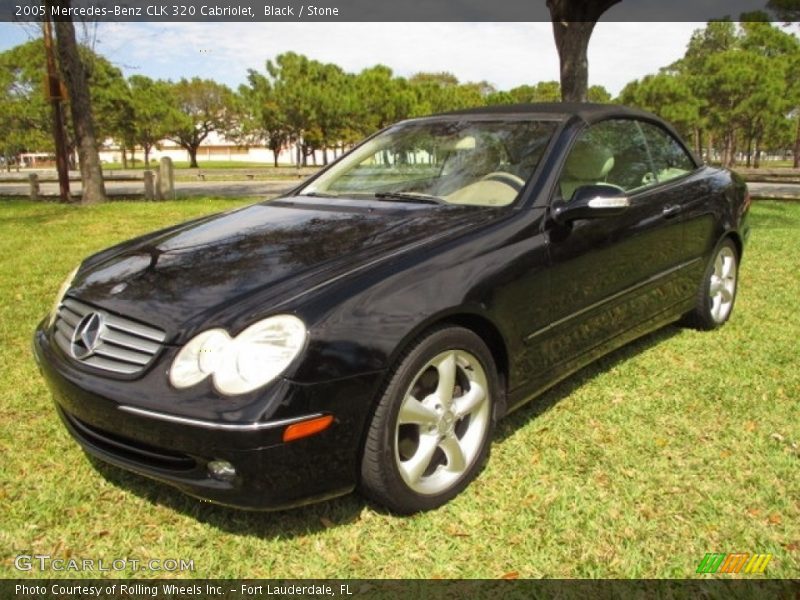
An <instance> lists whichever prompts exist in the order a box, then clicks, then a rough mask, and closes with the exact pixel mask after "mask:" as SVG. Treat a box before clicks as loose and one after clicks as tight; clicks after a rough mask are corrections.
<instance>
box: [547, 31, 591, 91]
mask: <svg viewBox="0 0 800 600" xmlns="http://www.w3.org/2000/svg"><path fill="white" fill-rule="evenodd" d="M593 29H594V23H568V22H566V21H554V22H553V34H554V35H555V39H556V49H557V50H558V59H559V62H560V66H561V100H562V101H563V102H586V94H587V91H588V89H589V60H588V58H587V56H586V52H587V50H588V48H589V38H591V36H592V30H593Z"/></svg>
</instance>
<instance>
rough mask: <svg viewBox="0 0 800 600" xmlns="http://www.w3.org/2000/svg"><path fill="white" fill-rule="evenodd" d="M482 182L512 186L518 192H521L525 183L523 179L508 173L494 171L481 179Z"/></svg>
mask: <svg viewBox="0 0 800 600" xmlns="http://www.w3.org/2000/svg"><path fill="white" fill-rule="evenodd" d="M481 181H498V182H500V183H505V184H506V185H510V186H511V187H512V188H514V189H515V190H516V191H520V190H521V189H522V186H524V185H525V181H524V180H523V179H522V178H521V177H517V176H516V175H514V174H513V173H509V172H508V171H492V172H491V173H489V174H487V175H484V176H483V177H481Z"/></svg>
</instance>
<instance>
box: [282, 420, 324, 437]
mask: <svg viewBox="0 0 800 600" xmlns="http://www.w3.org/2000/svg"><path fill="white" fill-rule="evenodd" d="M331 423H333V415H325V416H324V417H314V418H313V419H309V420H308V421H300V422H299V423H292V424H291V425H289V426H288V427H287V428H286V429H284V430H283V441H284V442H292V441H294V440H299V439H300V438H304V437H308V436H310V435H314V434H316V433H319V432H320V431H325V430H326V429H327V428H328V427H329V426H330V424H331Z"/></svg>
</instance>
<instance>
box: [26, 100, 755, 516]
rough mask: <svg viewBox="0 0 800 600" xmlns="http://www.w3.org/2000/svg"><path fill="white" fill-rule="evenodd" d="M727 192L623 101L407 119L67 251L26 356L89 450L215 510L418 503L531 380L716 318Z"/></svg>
mask: <svg viewBox="0 0 800 600" xmlns="http://www.w3.org/2000/svg"><path fill="white" fill-rule="evenodd" d="M749 203H750V200H749V196H748V193H747V189H746V187H745V185H744V183H743V182H742V181H741V180H740V179H739V178H738V177H736V176H735V175H734V174H732V173H731V172H729V171H726V170H724V169H717V168H713V167H709V166H704V165H703V164H701V162H700V161H699V160H698V159H697V158H696V157H695V156H694V155H693V154H692V152H691V151H690V150H689V149H688V148H687V147H686V145H685V144H684V143H683V142H682V141H681V140H680V138H679V137H678V136H677V135H676V133H675V131H674V130H673V129H672V128H671V127H670V126H669V125H667V124H666V123H664V122H663V121H662V120H660V119H659V118H657V117H656V116H654V115H652V114H649V113H645V112H641V111H638V110H632V109H628V108H624V107H618V106H611V105H590V104H581V105H571V104H553V105H544V104H542V105H524V106H523V105H521V106H503V107H494V108H482V109H476V110H469V111H461V112H454V113H448V114H444V115H439V116H433V117H428V118H421V119H412V120H408V121H403V122H401V123H398V124H397V125H393V126H391V127H389V128H387V129H385V130H383V131H381V132H379V133H377V134H376V135H374V136H372V137H371V138H369V139H367V140H366V141H365V142H363V143H362V144H361V145H359V146H358V147H356V148H355V149H354V150H352V151H351V152H349V153H348V154H346V155H345V156H343V157H342V158H340V159H339V160H338V161H337V162H336V163H334V164H333V165H331V166H330V167H328V168H326V169H324V170H323V171H322V172H320V173H319V174H318V175H316V176H315V177H313V178H311V179H310V180H308V181H307V182H305V183H304V184H303V185H301V186H300V187H299V188H297V189H296V190H294V191H293V192H291V193H290V194H288V195H287V196H285V197H282V198H279V199H277V200H273V201H270V202H263V203H259V204H254V205H252V206H248V207H245V208H240V209H237V210H233V211H230V212H227V213H224V214H220V215H215V216H210V217H204V218H201V219H197V220H195V221H191V222H189V223H184V224H181V225H177V226H175V227H171V228H169V229H165V230H162V231H158V232H155V233H152V234H149V235H146V236H144V237H141V238H138V239H135V240H132V241H129V242H126V243H123V244H120V245H118V246H115V247H113V248H109V249H108V250H105V251H103V252H100V253H98V254H96V255H94V256H92V257H90V258H88V259H86V260H85V261H84V262H83V263H82V264H81V265H80V267H79V268H78V269H77V270H76V271H75V272H74V273H73V274H72V276H70V278H69V279H68V280H67V281H66V282H65V284H64V286H63V288H62V290H61V293H60V294H59V296H58V299H57V300H56V303H55V306H54V308H53V311H52V314H51V315H50V316H49V317H48V318H46V319H45V320H44V321H42V323H41V324H40V326H39V328H38V329H37V331H36V333H35V339H34V347H35V354H36V358H37V361H38V363H39V365H40V368H41V371H42V373H43V374H44V377H45V378H46V380H47V381H48V383H49V386H50V388H51V389H52V392H53V395H54V398H55V403H56V408H57V410H58V413H59V415H60V417H61V419H62V420H63V422H64V424H65V425H66V427H67V428H68V430H69V432H70V433H71V434H72V435H73V436H74V437H75V439H76V440H77V441H78V443H80V445H81V446H82V447H83V449H84V450H85V451H86V452H88V453H90V454H92V455H94V456H96V457H98V458H100V459H102V460H104V461H107V462H110V463H113V464H115V465H118V466H120V467H123V468H125V469H129V470H132V471H136V472H138V473H141V474H143V475H146V476H149V477H152V478H155V479H158V480H161V481H164V482H167V483H170V484H172V485H175V486H177V487H178V488H180V489H182V490H183V491H185V492H188V493H189V494H193V495H195V496H198V497H201V498H204V499H208V500H212V501H214V502H219V503H223V504H228V505H233V506H238V507H246V508H277V507H286V506H291V505H296V504H300V503H305V502H309V501H313V500H319V499H322V498H327V497H331V496H335V495H338V494H344V493H347V492H349V491H351V490H353V489H354V488H359V489H360V490H361V491H362V492H363V493H364V494H366V495H367V496H369V497H370V498H372V499H374V500H376V501H377V502H379V503H381V504H383V505H385V506H387V507H389V508H390V509H392V510H394V511H397V512H401V513H409V512H414V511H419V510H426V509H431V508H434V507H437V506H439V505H441V504H443V503H444V502H446V501H448V500H449V499H451V498H452V497H454V496H455V495H456V494H458V493H459V492H460V491H461V490H463V489H464V488H465V487H466V486H467V484H468V483H469V482H470V481H471V480H472V479H473V478H474V477H475V476H476V474H477V473H478V471H479V469H480V468H481V466H482V464H483V463H484V460H485V459H486V457H487V455H488V452H489V445H490V440H491V435H492V430H493V426H494V424H495V422H496V421H497V419H499V418H501V417H502V416H503V415H505V414H507V413H508V412H509V411H511V410H514V409H515V408H517V407H519V406H521V405H522V404H524V403H525V402H527V401H529V400H530V399H531V398H533V397H535V396H536V395H537V394H538V393H540V392H541V391H542V390H544V389H545V388H547V387H548V386H552V385H553V384H554V383H555V382H557V381H559V380H560V379H562V378H564V377H566V376H567V375H569V374H570V373H572V372H574V371H575V370H577V369H579V368H581V367H582V366H584V365H586V364H587V363H589V362H590V361H592V360H594V359H595V358H597V357H598V356H600V355H602V354H604V353H607V352H609V351H610V350H612V349H614V348H617V347H619V346H621V345H622V344H625V343H626V342H628V341H630V340H632V339H634V338H636V337H637V336H641V335H643V334H645V333H647V332H649V331H652V330H654V329H656V328H658V327H661V326H663V325H665V324H667V323H671V322H673V321H677V320H680V319H683V320H684V321H685V322H687V323H689V324H691V325H693V326H695V327H698V328H701V329H714V328H716V327H719V326H720V325H722V324H723V323H725V321H727V319H728V318H729V317H730V314H731V310H732V308H733V304H734V300H735V297H736V285H737V273H738V264H739V261H740V260H741V257H742V250H743V246H744V243H745V241H746V239H747V233H748V227H747V224H746V216H747V211H748V206H749ZM714 343H715V342H714V341H713V340H711V339H710V340H709V344H714ZM575 435H580V432H576V433H575Z"/></svg>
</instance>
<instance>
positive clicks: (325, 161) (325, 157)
mask: <svg viewBox="0 0 800 600" xmlns="http://www.w3.org/2000/svg"><path fill="white" fill-rule="evenodd" d="M322 164H323V165H327V164H328V148H327V147H324V148H322Z"/></svg>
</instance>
